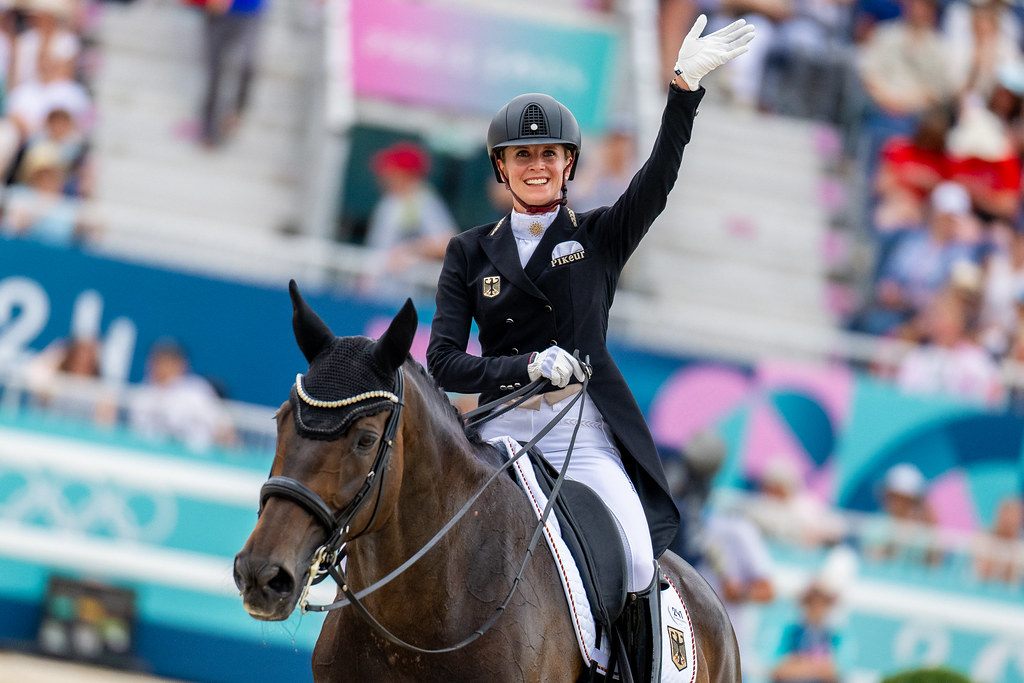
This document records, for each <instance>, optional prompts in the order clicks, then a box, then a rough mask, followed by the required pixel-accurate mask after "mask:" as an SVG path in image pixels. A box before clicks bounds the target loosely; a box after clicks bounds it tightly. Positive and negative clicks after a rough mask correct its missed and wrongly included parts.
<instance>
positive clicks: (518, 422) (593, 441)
mask: <svg viewBox="0 0 1024 683" xmlns="http://www.w3.org/2000/svg"><path fill="white" fill-rule="evenodd" d="M571 400H572V397H569V398H566V399H563V400H562V401H560V402H558V403H556V404H554V405H548V404H547V402H546V401H541V403H540V409H539V410H530V409H524V408H516V409H514V410H510V411H508V412H507V413H505V414H504V415H502V416H500V417H498V418H495V419H494V420H491V421H489V422H487V423H485V424H484V425H483V427H482V428H481V430H480V432H481V436H483V438H484V439H493V438H494V437H496V436H502V435H504V434H508V435H509V436H511V437H512V438H513V439H516V440H517V441H521V442H523V443H525V442H527V441H529V440H530V439H532V438H533V437H534V435H536V434H537V432H539V431H540V430H541V429H542V428H543V427H544V426H545V425H546V424H548V423H549V422H550V421H551V420H552V419H554V417H555V415H557V414H558V412H559V411H560V410H561V409H562V408H564V407H565V405H566V404H567V403H568V402H569V401H571ZM578 416H579V404H578V403H577V404H576V405H575V406H573V407H572V408H571V409H570V410H569V412H568V413H567V414H566V416H565V417H564V418H562V420H561V421H560V422H559V423H558V424H557V425H555V427H554V428H552V430H551V431H550V432H548V433H547V434H546V435H545V436H544V438H543V439H541V440H540V442H539V443H538V444H537V445H538V446H539V447H540V449H541V450H542V451H543V453H544V457H545V458H546V459H547V461H548V462H550V463H551V464H552V465H554V467H555V468H556V469H561V467H562V465H563V463H564V462H565V454H566V451H567V450H568V448H569V440H570V439H571V438H572V430H573V428H574V427H575V426H576V420H577V417H578ZM566 477H567V478H568V479H572V480H573V481H578V482H581V483H583V484H586V485H587V486H589V487H590V488H592V489H593V490H594V491H596V492H597V495H599V496H600V497H601V500H603V501H604V504H605V505H607V506H608V509H609V510H611V512H612V515H613V516H614V517H615V521H616V523H617V525H618V527H619V538H620V539H621V540H622V547H623V548H624V549H625V551H626V568H627V570H628V572H627V574H628V575H627V581H628V585H627V587H626V588H627V590H630V591H639V590H643V589H644V588H647V586H649V585H650V583H651V581H652V580H653V579H654V549H653V548H652V546H651V532H650V529H649V528H648V527H647V517H646V516H644V508H643V506H642V505H641V504H640V498H639V497H638V496H637V495H636V490H635V489H634V488H633V483H632V482H631V481H630V480H629V477H628V476H627V475H626V470H625V469H624V468H623V467H622V458H621V456H620V455H619V450H618V448H616V447H615V440H614V439H613V438H612V433H611V430H610V429H609V428H608V425H607V424H605V421H604V418H603V417H602V416H601V413H600V411H598V409H597V407H596V406H595V405H594V403H593V402H592V401H591V400H590V399H589V397H587V400H586V402H585V405H584V408H583V420H582V423H581V424H580V428H579V432H578V433H577V434H576V444H575V445H574V446H573V449H572V454H571V455H570V459H569V469H568V470H567V471H566Z"/></svg>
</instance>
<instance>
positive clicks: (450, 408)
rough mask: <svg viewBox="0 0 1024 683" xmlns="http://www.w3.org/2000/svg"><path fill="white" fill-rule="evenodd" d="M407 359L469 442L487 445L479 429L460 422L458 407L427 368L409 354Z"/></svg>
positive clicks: (476, 444) (475, 444)
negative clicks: (432, 388)
mask: <svg viewBox="0 0 1024 683" xmlns="http://www.w3.org/2000/svg"><path fill="white" fill-rule="evenodd" d="M408 360H409V361H411V362H412V364H413V367H415V368H416V369H417V370H419V372H420V374H421V375H423V377H424V379H426V380H427V381H428V382H429V383H430V385H431V386H433V387H434V395H435V396H436V398H437V400H438V402H439V403H440V404H441V406H442V408H443V409H444V411H445V412H446V413H447V415H448V417H449V418H450V419H451V420H452V421H453V422H455V423H456V424H457V425H458V427H459V429H461V430H462V433H463V434H465V435H466V439H467V440H468V441H469V443H470V444H472V445H473V446H484V445H487V442H486V441H484V440H483V438H481V436H480V432H479V430H477V429H476V428H473V427H468V428H467V427H466V425H465V424H464V423H463V422H462V415H460V414H459V409H458V408H456V407H455V404H453V403H452V401H451V399H450V398H448V393H447V392H446V391H445V390H444V387H442V386H441V384H440V383H439V382H438V381H437V380H436V379H435V378H434V376H433V375H431V374H430V373H429V372H427V369H426V368H425V367H423V365H422V364H421V363H420V362H419V361H417V360H416V359H415V358H413V357H412V356H411V355H410V356H409V357H408Z"/></svg>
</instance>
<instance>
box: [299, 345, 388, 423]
mask: <svg viewBox="0 0 1024 683" xmlns="http://www.w3.org/2000/svg"><path fill="white" fill-rule="evenodd" d="M373 347H374V341H373V340H372V339H367V338H366V337H335V338H334V339H333V340H332V341H331V342H329V343H328V345H327V347H326V348H325V349H323V350H322V351H321V352H320V353H319V354H318V355H317V356H316V357H315V358H314V359H313V361H312V362H311V363H310V364H309V370H308V371H307V372H306V374H305V375H299V376H297V377H296V378H295V385H294V386H293V387H292V390H291V393H290V394H289V395H288V402H289V403H290V404H291V407H292V414H293V415H294V416H295V429H296V431H298V433H299V435H300V436H302V437H304V438H307V439H322V440H328V441H330V440H334V439H337V438H339V437H340V436H341V435H343V434H344V433H345V432H347V431H348V429H349V427H351V426H352V423H354V422H355V421H356V420H358V419H359V418H362V417H368V416H370V415H376V414H377V413H380V412H383V411H385V410H390V409H392V408H393V407H394V406H395V401H394V400H392V398H391V397H392V396H394V394H393V393H392V392H394V389H395V375H394V371H390V372H388V371H385V370H384V369H383V368H381V367H380V366H379V365H378V364H377V362H376V359H375V357H374V354H373ZM353 399H355V400H353ZM318 404H319V405H318Z"/></svg>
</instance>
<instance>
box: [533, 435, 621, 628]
mask: <svg viewBox="0 0 1024 683" xmlns="http://www.w3.org/2000/svg"><path fill="white" fill-rule="evenodd" d="M527 456H528V457H529V458H530V464H531V465H532V466H533V471H534V474H535V475H536V476H537V482H538V484H540V487H541V489H542V490H543V492H544V495H546V496H550V495H551V489H552V487H553V486H554V483H555V480H556V479H557V478H558V472H557V470H555V468H554V467H552V465H551V464H550V463H549V462H548V461H547V460H545V459H544V457H543V455H542V454H541V452H540V449H539V448H536V447H534V448H531V449H530V450H529V451H528V452H527ZM553 512H554V513H555V516H556V518H557V519H558V525H559V527H560V528H561V531H562V540H563V541H564V542H565V545H566V546H567V547H568V548H569V553H570V554H571V555H572V557H573V559H574V560H575V561H576V566H577V567H578V568H579V570H580V576H581V577H582V579H583V588H584V590H585V591H586V594H587V599H588V600H589V601H590V609H591V612H593V614H594V619H595V620H596V621H597V623H598V624H600V625H601V627H602V628H604V629H610V628H611V626H612V625H613V624H614V623H615V621H616V620H617V619H618V618H619V615H620V614H622V609H623V607H625V604H626V551H625V550H624V549H623V547H622V544H621V543H620V542H619V528H618V524H616V522H615V518H614V517H612V513H611V511H610V510H609V509H608V507H607V506H606V505H605V504H604V501H602V500H601V498H600V496H598V495H597V493H595V492H594V490H593V489H591V488H590V487H589V486H587V485H586V484H581V483H580V482H577V481H572V480H570V479H566V480H565V481H563V482H562V487H561V488H560V489H559V491H558V498H556V499H555V506H554V509H553Z"/></svg>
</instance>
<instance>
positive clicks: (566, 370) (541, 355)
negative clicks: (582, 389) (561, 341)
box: [526, 346, 583, 389]
mask: <svg viewBox="0 0 1024 683" xmlns="http://www.w3.org/2000/svg"><path fill="white" fill-rule="evenodd" d="M526 372H527V373H529V375H530V381H531V382H532V381H534V380H536V379H537V378H538V377H547V378H548V379H550V380H551V383H552V384H554V385H555V386H556V387H558V388H559V389H561V388H562V387H564V386H565V385H566V384H568V383H569V379H570V378H571V377H573V376H575V377H576V379H578V380H579V381H581V382H582V381H583V368H582V367H581V366H580V362H579V361H578V360H576V358H574V357H573V355H572V354H570V353H569V352H568V351H566V350H565V349H563V348H560V347H558V346H551V347H548V348H546V349H544V350H543V351H540V352H538V353H535V354H533V356H532V357H531V358H530V364H529V365H527V366H526Z"/></svg>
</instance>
